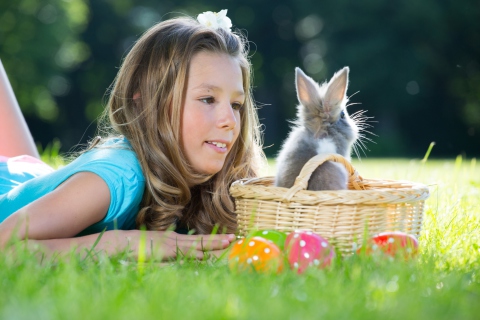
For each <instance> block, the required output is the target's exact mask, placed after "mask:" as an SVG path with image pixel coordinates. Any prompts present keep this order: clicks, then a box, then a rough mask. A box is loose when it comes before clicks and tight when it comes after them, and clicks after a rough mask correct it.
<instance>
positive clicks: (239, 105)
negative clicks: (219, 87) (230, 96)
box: [232, 102, 243, 111]
mask: <svg viewBox="0 0 480 320" xmlns="http://www.w3.org/2000/svg"><path fill="white" fill-rule="evenodd" d="M242 107H243V104H241V103H237V102H235V103H232V109H233V110H235V111H237V110H240V109H242Z"/></svg>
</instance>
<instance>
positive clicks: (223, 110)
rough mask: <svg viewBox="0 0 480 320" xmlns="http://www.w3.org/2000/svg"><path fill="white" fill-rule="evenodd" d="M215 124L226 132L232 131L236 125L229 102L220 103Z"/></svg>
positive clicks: (233, 112)
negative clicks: (226, 130)
mask: <svg viewBox="0 0 480 320" xmlns="http://www.w3.org/2000/svg"><path fill="white" fill-rule="evenodd" d="M217 123H218V127H219V128H226V129H228V130H233V129H234V128H235V126H236V125H237V117H236V116H235V110H233V108H232V105H231V104H230V103H229V102H227V103H222V104H221V106H220V107H219V111H218V121H217Z"/></svg>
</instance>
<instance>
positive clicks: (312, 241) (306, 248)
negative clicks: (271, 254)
mask: <svg viewBox="0 0 480 320" xmlns="http://www.w3.org/2000/svg"><path fill="white" fill-rule="evenodd" d="M285 249H286V254H287V258H288V263H289V264H290V267H291V268H292V269H293V270H294V271H296V272H297V273H299V274H301V273H303V272H305V271H306V270H307V268H310V267H315V268H320V269H322V268H326V267H328V266H330V264H331V262H332V260H333V258H334V257H335V250H334V248H333V246H331V245H330V244H329V243H328V241H327V240H326V239H325V238H323V237H322V236H320V235H318V234H316V233H314V232H312V231H303V230H296V231H294V232H291V233H290V234H289V235H288V236H287V239H286V241H285Z"/></svg>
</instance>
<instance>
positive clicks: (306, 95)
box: [295, 67, 318, 106]
mask: <svg viewBox="0 0 480 320" xmlns="http://www.w3.org/2000/svg"><path fill="white" fill-rule="evenodd" d="M295 85H296V87H297V98H298V101H299V102H300V103H301V104H302V105H304V106H310V105H312V103H315V102H317V101H318V88H317V84H316V83H315V81H313V79H312V78H310V77H309V76H307V75H306V74H305V73H304V72H303V71H302V69H300V68H298V67H297V68H295Z"/></svg>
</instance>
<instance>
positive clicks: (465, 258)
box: [0, 158, 480, 319]
mask: <svg viewBox="0 0 480 320" xmlns="http://www.w3.org/2000/svg"><path fill="white" fill-rule="evenodd" d="M353 164H354V166H355V167H356V168H357V170H358V171H359V172H360V174H361V175H362V176H363V177H366V178H381V179H396V180H397V179H405V180H412V181H417V182H422V183H425V184H427V185H429V186H430V191H431V193H430V198H429V199H428V200H427V202H426V211H425V219H424V225H423V232H422V236H421V237H420V254H419V256H418V258H417V259H415V260H412V261H408V262H399V261H397V262H391V261H388V260H377V259H368V258H365V257H350V258H348V259H343V260H337V261H335V263H334V265H333V266H332V268H330V269H328V270H310V271H308V272H307V273H306V274H304V275H297V274H295V273H293V272H290V271H287V272H284V273H282V274H280V275H261V274H239V275H237V274H232V273H231V272H229V270H228V268H227V266H226V265H225V263H224V261H217V262H212V261H210V262H191V261H190V262H185V263H180V262H177V263H172V264H168V265H164V264H158V263H151V262H146V263H145V264H142V265H141V266H139V265H138V264H137V263H136V262H135V261H128V260H125V259H124V257H122V256H118V257H114V258H101V259H100V260H99V261H92V260H90V259H86V260H81V259H79V258H78V257H76V256H75V255H72V257H71V259H70V260H69V262H67V261H66V260H47V261H43V262H41V263H39V262H38V260H37V259H36V258H35V257H34V256H33V255H32V254H31V253H29V252H26V251H24V250H22V248H21V247H19V248H17V250H16V251H15V254H10V253H9V254H2V255H1V256H0V283H1V287H0V292H1V293H0V319H62V318H68V319H85V318H88V319H173V318H176V319H184V318H195V319H322V318H323V319H422V318H423V319H478V318H479V314H480V274H479V273H480V166H477V165H476V163H475V161H474V160H468V161H467V160H465V159H462V158H457V159H456V160H428V162H426V163H425V162H422V161H421V160H407V159H368V160H363V161H362V162H359V161H354V162H353ZM272 172H273V168H271V169H270V171H266V172H265V174H272Z"/></svg>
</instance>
